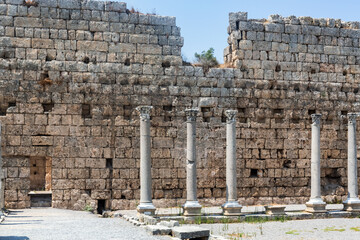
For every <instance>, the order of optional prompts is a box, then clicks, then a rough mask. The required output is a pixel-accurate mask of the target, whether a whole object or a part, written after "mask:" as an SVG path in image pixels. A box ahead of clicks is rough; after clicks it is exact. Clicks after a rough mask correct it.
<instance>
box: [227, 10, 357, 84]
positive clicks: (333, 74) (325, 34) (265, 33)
mask: <svg viewBox="0 0 360 240" xmlns="http://www.w3.org/2000/svg"><path fill="white" fill-rule="evenodd" d="M229 23H230V24H229V27H228V33H229V37H228V43H229V46H228V47H227V48H226V49H225V50H224V60H225V63H227V64H231V65H232V66H233V67H235V68H237V69H241V70H242V72H243V73H244V76H245V78H248V79H259V80H264V79H265V80H266V79H267V80H291V81H294V80H296V81H312V82H318V81H324V82H337V83H339V82H354V80H355V81H356V79H359V73H360V67H359V64H360V45H359V39H360V29H359V28H360V23H359V22H344V21H341V20H340V19H330V18H327V19H325V18H320V19H316V18H311V17H298V18H297V17H295V16H290V17H281V16H279V15H271V16H270V17H269V18H268V19H248V17H247V13H246V12H237V13H230V14H229Z"/></svg>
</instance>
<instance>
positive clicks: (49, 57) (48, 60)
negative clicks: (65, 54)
mask: <svg viewBox="0 0 360 240" xmlns="http://www.w3.org/2000/svg"><path fill="white" fill-rule="evenodd" d="M52 60H54V58H53V57H52V56H49V55H46V58H45V61H46V62H50V61H52Z"/></svg>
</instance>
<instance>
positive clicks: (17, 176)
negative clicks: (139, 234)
mask: <svg viewBox="0 0 360 240" xmlns="http://www.w3.org/2000/svg"><path fill="white" fill-rule="evenodd" d="M228 33H229V37H228V44H229V45H228V47H227V48H226V49H225V50H224V59H225V65H226V66H227V68H223V67H221V68H211V69H203V68H202V67H199V66H192V65H188V64H184V63H183V60H182V57H181V47H182V45H183V42H184V39H183V38H182V37H181V34H180V28H179V27H177V26H176V21H175V18H174V17H163V16H158V15H149V14H141V13H132V12H131V11H129V10H128V9H127V6H126V4H125V3H122V2H103V1H88V0H82V1H77V0H35V1H24V0H0V122H1V131H0V132H1V152H0V153H1V154H0V155H2V160H1V161H0V167H1V168H2V171H0V179H1V181H0V183H1V189H2V191H4V198H5V199H4V201H2V199H1V198H0V202H2V204H5V206H6V207H8V208H27V207H31V206H37V204H40V205H41V204H43V203H44V202H45V203H47V204H49V206H52V207H54V208H68V209H76V210H83V209H84V208H85V207H86V206H92V207H94V208H95V209H98V210H102V209H112V210H115V209H135V208H136V207H138V210H139V211H141V209H147V210H149V209H150V211H154V210H155V207H159V206H162V207H165V206H180V205H183V204H185V205H184V207H187V206H190V209H188V210H189V211H190V212H191V211H195V212H196V211H198V210H197V209H196V208H197V207H200V208H201V206H208V205H212V206H223V210H224V214H226V212H227V213H228V214H231V213H233V212H235V213H236V212H238V211H241V206H242V205H250V204H270V203H271V204H289V203H302V204H305V203H307V207H308V208H309V209H310V211H312V210H313V211H317V210H320V211H321V209H322V207H323V206H324V204H326V203H329V202H341V201H344V200H346V199H347V197H348V191H349V199H348V200H347V201H348V202H347V203H349V204H348V205H346V204H345V205H346V206H345V207H347V208H348V209H352V208H359V206H360V203H359V199H358V184H357V183H358V181H357V174H358V168H357V152H356V148H357V147H356V135H358V134H359V132H357V131H356V126H355V124H356V121H355V116H353V115H356V114H352V113H357V112H360V104H358V101H360V93H359V82H360V42H359V39H360V23H359V22H343V21H341V20H338V19H313V18H310V17H294V16H290V17H281V16H279V15H272V16H270V17H269V18H268V19H248V17H247V13H245V12H237V13H230V14H229V27H228ZM188 40H189V39H188ZM224 41H226V39H224ZM146 106H148V107H146ZM150 106H151V107H152V108H151V107H150ZM187 109H192V110H187ZM194 109H196V110H194ZM195 112H196V114H195ZM348 115H349V117H348ZM320 116H321V120H320ZM356 116H357V115H356ZM314 118H315V120H314ZM351 119H352V120H351ZM313 121H314V122H313ZM312 130H313V131H312ZM348 130H349V140H348ZM195 131H196V134H195ZM191 137H192V138H191ZM312 138H313V139H314V140H313V141H312ZM227 141H228V142H227ZM348 141H349V144H350V145H349V154H348ZM189 144H190V145H189ZM231 146H232V147H231ZM312 146H313V149H312ZM187 149H189V151H187ZM190 149H192V150H191V151H190ZM348 156H349V166H351V168H349V169H348V168H347V166H348ZM140 158H141V159H142V160H143V161H142V163H141V164H140ZM311 159H313V162H312V161H311ZM149 164H150V165H149ZM312 165H313V167H314V168H313V172H314V174H315V173H318V176H317V177H313V178H311V172H312V169H311V168H312ZM140 167H141V172H140ZM0 170H1V169H0ZM140 174H142V176H144V178H142V179H141V180H140ZM348 175H349V179H348ZM348 181H349V183H348ZM348 185H349V190H348ZM227 186H228V187H229V189H228V190H227ZM187 187H188V188H187ZM227 192H228V194H227ZM319 194H320V195H319ZM0 195H1V194H0ZM140 195H141V197H140ZM321 197H322V198H321ZM351 203H353V204H351ZM314 204H315V205H314ZM231 206H232V208H231ZM311 208H312V209H311ZM151 209H153V210H151ZM185 210H186V209H185ZM190 214H191V213H190Z"/></svg>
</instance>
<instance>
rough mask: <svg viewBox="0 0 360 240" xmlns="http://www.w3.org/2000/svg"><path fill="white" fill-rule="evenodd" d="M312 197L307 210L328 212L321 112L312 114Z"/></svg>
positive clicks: (307, 204)
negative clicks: (323, 193)
mask: <svg viewBox="0 0 360 240" xmlns="http://www.w3.org/2000/svg"><path fill="white" fill-rule="evenodd" d="M311 118H312V125H311V197H310V200H309V201H308V202H307V203H306V209H305V211H307V212H312V213H318V212H326V210H325V206H326V203H325V202H324V201H323V200H322V199H321V184H320V176H321V175H320V118H321V114H311Z"/></svg>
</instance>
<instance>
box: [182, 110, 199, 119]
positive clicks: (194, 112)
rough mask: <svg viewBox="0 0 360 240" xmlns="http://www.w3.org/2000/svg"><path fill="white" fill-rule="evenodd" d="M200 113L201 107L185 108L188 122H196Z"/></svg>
mask: <svg viewBox="0 0 360 240" xmlns="http://www.w3.org/2000/svg"><path fill="white" fill-rule="evenodd" d="M198 113H199V109H198V108H188V109H185V114H186V118H187V121H188V122H195V121H196V116H197V115H198Z"/></svg>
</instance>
